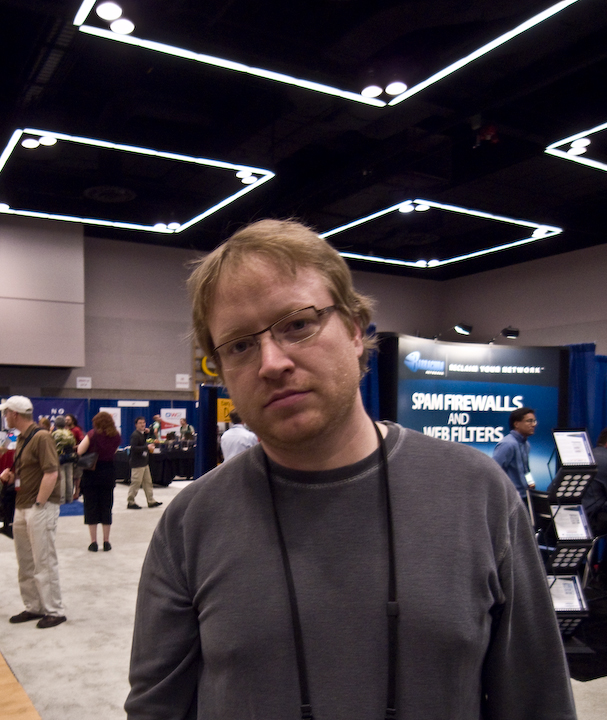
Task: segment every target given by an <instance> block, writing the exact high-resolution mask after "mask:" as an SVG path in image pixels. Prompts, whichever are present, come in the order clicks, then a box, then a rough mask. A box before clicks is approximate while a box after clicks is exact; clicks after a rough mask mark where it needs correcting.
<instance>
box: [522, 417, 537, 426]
mask: <svg viewBox="0 0 607 720" xmlns="http://www.w3.org/2000/svg"><path fill="white" fill-rule="evenodd" d="M523 422H524V423H527V424H529V425H537V420H536V419H535V418H533V419H531V418H529V419H528V420H523Z"/></svg>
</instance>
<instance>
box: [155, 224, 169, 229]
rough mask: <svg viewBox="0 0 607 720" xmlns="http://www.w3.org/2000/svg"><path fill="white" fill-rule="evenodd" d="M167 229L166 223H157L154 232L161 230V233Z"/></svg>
mask: <svg viewBox="0 0 607 720" xmlns="http://www.w3.org/2000/svg"><path fill="white" fill-rule="evenodd" d="M166 229H167V224H166V223H156V224H155V225H154V230H160V231H162V230H166Z"/></svg>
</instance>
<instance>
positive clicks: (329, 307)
mask: <svg viewBox="0 0 607 720" xmlns="http://www.w3.org/2000/svg"><path fill="white" fill-rule="evenodd" d="M338 309H339V307H338V306H337V305H327V307H324V308H320V309H319V308H316V307H315V306H314V305H308V306H307V307H303V308H299V309H298V310H293V312H290V313H287V314H286V315H283V316H282V317H281V318H278V320H275V321H274V322H273V323H271V324H270V325H268V327H266V328H264V329H263V330H258V331H257V332H254V333H247V334H246V335H239V336H238V337H235V338H232V339H231V340H226V342H224V343H221V345H217V347H215V348H213V359H214V360H215V362H216V363H218V365H220V366H222V367H223V363H222V362H221V358H220V356H219V353H218V350H220V349H221V348H222V347H225V346H226V345H230V344H231V343H234V342H238V341H239V340H245V339H246V338H253V339H254V340H255V343H256V345H257V348H258V349H259V346H260V342H259V339H258V338H259V336H260V335H263V334H264V333H267V332H269V333H270V334H271V335H272V338H273V339H274V341H275V342H278V344H279V345H281V346H282V345H283V343H281V342H280V341H278V340H276V338H275V337H274V333H273V332H272V330H273V328H274V327H275V326H276V325H278V324H279V323H281V322H284V321H285V320H288V319H289V318H290V317H293V315H297V314H298V313H300V312H303V311H304V310H314V312H315V313H316V315H317V317H318V319H320V318H322V317H323V316H324V315H329V314H330V313H332V312H334V311H336V310H338ZM322 329H323V327H322V325H321V327H320V328H319V329H318V330H317V331H316V332H315V333H313V334H312V335H308V337H305V338H302V339H301V340H295V342H292V343H286V344H287V345H298V344H299V343H302V342H305V341H306V340H309V339H310V338H313V337H315V336H316V335H318V333H319V332H320V331H321V330H322ZM245 364H246V363H245Z"/></svg>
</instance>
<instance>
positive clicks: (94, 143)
mask: <svg viewBox="0 0 607 720" xmlns="http://www.w3.org/2000/svg"><path fill="white" fill-rule="evenodd" d="M23 132H24V133H28V134H30V135H39V136H48V137H54V138H57V140H65V141H66V142H73V143H78V144H80V145H90V146H91V147H102V148H107V149H109V150H119V151H120V152H130V153H136V154H138V155H149V156H150V157H160V158H166V159H167V160H177V161H179V162H190V163H196V164H198V165H205V166H207V167H218V168H222V169H224V170H235V171H238V170H250V171H251V172H252V173H258V174H260V175H268V174H269V175H270V177H274V173H271V172H270V171H269V170H264V169H263V168H254V167H249V166H248V165H235V164H234V163H228V162H223V161H222V160H210V159H208V158H200V157H193V156H191V155H177V154H176V153H169V152H162V151H160V150H152V149H151V148H143V147H137V146H136V145H120V144H118V143H112V142H107V141H106V140H94V139H92V138H85V137H78V136H76V135H65V134H64V133H54V132H50V131H49V130H36V129H34V128H25V129H24V130H23Z"/></svg>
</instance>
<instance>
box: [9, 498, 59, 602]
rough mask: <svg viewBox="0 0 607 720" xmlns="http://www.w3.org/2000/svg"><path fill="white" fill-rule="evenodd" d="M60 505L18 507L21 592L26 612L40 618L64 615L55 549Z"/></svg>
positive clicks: (16, 536)
mask: <svg viewBox="0 0 607 720" xmlns="http://www.w3.org/2000/svg"><path fill="white" fill-rule="evenodd" d="M58 518H59V505H58V504H57V503H52V502H47V503H45V504H44V505H43V506H42V507H36V505H34V506H33V507H31V508H17V509H16V510H15V520H14V523H13V536H14V539H15V553H16V554H17V563H18V565H19V590H20V591H21V597H22V599H23V604H24V605H25V609H26V610H29V612H32V613H36V614H39V615H64V610H63V603H62V602H61V588H60V587H59V564H58V562H57V551H56V549H55V535H56V534H57V520H58Z"/></svg>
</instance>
